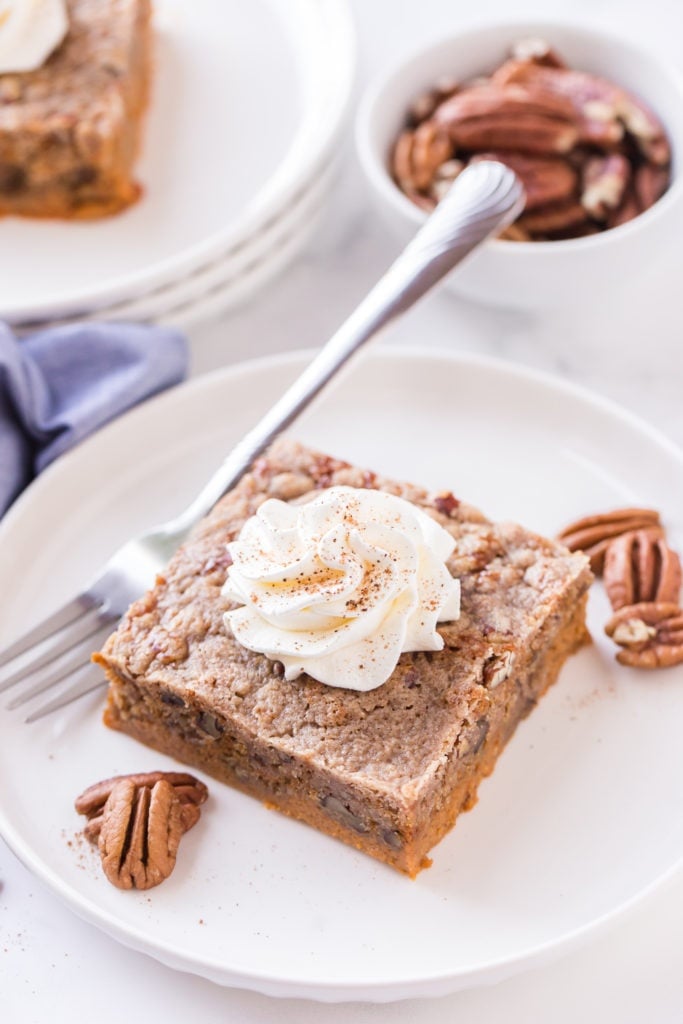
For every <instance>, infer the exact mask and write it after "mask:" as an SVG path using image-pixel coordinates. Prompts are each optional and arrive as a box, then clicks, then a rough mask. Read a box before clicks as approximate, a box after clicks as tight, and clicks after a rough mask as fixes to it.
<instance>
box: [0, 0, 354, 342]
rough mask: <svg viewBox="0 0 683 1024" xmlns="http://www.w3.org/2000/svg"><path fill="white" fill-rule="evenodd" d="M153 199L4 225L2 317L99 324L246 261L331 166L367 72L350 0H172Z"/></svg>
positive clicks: (144, 163) (146, 162) (162, 5)
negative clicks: (67, 218) (357, 78)
mask: <svg viewBox="0 0 683 1024" xmlns="http://www.w3.org/2000/svg"><path fill="white" fill-rule="evenodd" d="M156 8H157V13H156V21H155V24H156V26H157V32H156V36H157V58H156V64H157V69H156V75H155V82H154V89H153V96H152V105H151V109H150V111H149V118H148V123H147V124H146V128H145V136H144V148H143V153H142V158H141V160H140V163H139V168H138V171H139V178H140V180H141V181H142V183H143V187H144V190H145V194H144V196H143V198H142V200H141V201H140V202H139V203H137V204H136V205H135V206H134V207H132V208H131V209H130V210H128V211H126V212H125V213H123V214H121V215H120V216H117V217H112V218H108V219H105V220H99V221H93V222H83V223H78V222H75V223H74V222H71V223H69V222H60V221H31V220H24V219H17V218H6V219H4V220H3V221H1V222H0V245H1V246H2V248H3V250H4V251H5V252H11V253H12V260H8V261H6V262H5V264H3V273H2V277H1V278H0V316H1V317H3V318H4V319H7V320H10V321H11V322H13V323H21V322H23V321H30V320H46V319H57V318H64V317H71V316H74V315H77V314H83V313H91V312H94V311H97V310H99V309H101V308H102V307H106V306H111V305H112V304H114V303H117V302H129V301H131V300H132V299H137V298H140V297H142V296H144V295H145V294H147V293H149V292H150V291H153V290H154V289H157V288H160V287H164V286H166V285H168V284H169V283H175V282H178V281H179V280H182V279H183V278H184V277H185V276H186V275H188V274H191V273H193V272H195V271H197V270H198V269H201V268H204V267H209V266H211V265H212V264H214V263H215V262H216V261H217V260H220V261H223V262H225V261H227V260H229V259H231V258H235V259H236V260H239V255H240V252H241V249H242V248H243V246H244V244H245V242H246V241H248V240H249V239H251V238H252V237H253V236H255V235H258V234H260V233H261V232H263V231H264V230H267V228H268V227H269V225H270V223H271V222H272V221H273V220H276V219H278V218H279V217H281V216H282V214H283V212H285V211H286V210H287V209H288V208H289V206H290V204H291V203H292V202H293V201H294V200H295V198H296V196H297V194H298V193H299V191H300V190H301V189H302V187H304V186H306V185H307V184H308V183H310V181H311V179H312V177H313V176H314V175H315V173H316V171H317V170H318V169H319V168H322V167H323V166H324V165H325V164H326V163H327V162H328V160H329V158H330V155H331V152H332V150H333V149H334V146H335V143H336V140H337V138H338V135H339V133H340V131H341V129H342V127H343V124H344V120H345V114H346V110H347V106H348V101H349V97H350V90H351V85H352V81H353V73H354V49H355V42H354V35H353V31H352V27H351V21H350V16H349V12H348V8H347V3H346V0H295V2H292V0H253V2H251V3H249V4H243V3H239V2H238V0H193V3H192V4H190V5H188V4H187V3H185V2H183V0H159V3H158V4H157V5H156Z"/></svg>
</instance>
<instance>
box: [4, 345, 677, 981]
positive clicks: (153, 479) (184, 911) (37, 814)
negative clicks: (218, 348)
mask: <svg viewBox="0 0 683 1024" xmlns="http://www.w3.org/2000/svg"><path fill="white" fill-rule="evenodd" d="M307 358H310V356H305V357H304V356H302V355H294V356H290V357H282V358H278V359H271V360H269V361H262V362H257V363H253V364H244V365H242V366H236V367H233V368H230V369H227V370H225V371H222V372H219V373H216V374H212V375H209V376H207V377H204V378H199V379H196V380H195V381H193V382H191V383H190V384H189V385H186V386H184V387H182V388H179V389H177V390H175V391H173V392H171V393H170V394H167V395H165V396H162V397H161V398H159V399H156V400H154V401H152V402H149V403H147V404H146V405H144V406H142V407H141V408H140V409H138V410H137V411H135V412H133V413H132V414H130V415H128V416H126V417H124V418H122V419H121V420H119V421H117V422H116V423H115V424H113V425H112V426H110V427H108V428H107V429H105V430H103V431H102V432H101V433H99V434H98V435H97V436H96V437H95V438H94V439H92V440H91V441H89V442H86V443H85V444H83V445H82V446H80V447H79V448H77V449H76V450H75V451H74V452H72V453H71V454H69V455H67V456H65V457H64V458H63V459H62V460H61V461H59V462H58V463H56V464H55V465H54V467H53V468H51V469H49V470H48V471H47V472H46V473H45V474H44V475H43V476H41V478H40V479H39V480H38V481H37V483H35V484H34V485H33V486H32V487H31V488H30V489H29V490H28V491H27V492H26V494H25V495H24V496H23V497H22V498H21V499H20V500H19V501H18V502H17V503H16V504H15V506H14V507H13V509H12V510H10V512H9V513H8V515H7V516H6V518H5V520H4V521H3V523H2V525H1V526H0V579H3V580H11V581H12V588H11V595H12V596H11V601H6V602H5V608H4V611H3V616H2V620H1V621H0V629H1V630H2V633H1V635H0V643H2V641H5V640H8V639H9V638H10V637H11V636H12V635H13V634H14V633H15V632H16V631H18V630H19V629H20V628H22V627H23V626H26V625H28V624H29V620H31V619H33V618H34V617H37V616H40V615H41V614H42V613H44V612H46V611H47V610H48V609H49V608H50V607H51V606H53V605H54V604H55V603H57V602H58V601H60V600H61V599H62V598H64V597H65V596H67V595H68V594H69V593H70V592H72V591H73V590H75V589H76V588H77V587H79V586H80V585H81V584H82V583H83V582H84V581H85V580H86V579H87V578H88V577H89V576H90V574H91V572H92V571H93V569H94V567H95V566H98V565H99V564H100V562H101V561H102V560H103V559H104V558H105V556H107V555H108V554H109V553H110V552H111V551H112V550H113V549H115V548H116V547H117V546H118V544H119V543H120V542H121V541H123V539H124V538H126V537H128V536H129V535H130V534H131V533H134V532H136V531H138V530H140V529H142V528H144V527H146V526H148V525H150V524H151V523H152V522H154V521H156V520H157V519H161V518H163V517H166V516H168V514H169V513H171V512H173V510H174V509H179V508H180V507H181V506H182V505H183V504H184V503H185V501H186V499H188V498H189V497H190V496H191V495H193V494H194V493H195V492H196V490H197V489H198V488H199V486H200V484H201V483H202V482H203V481H204V479H205V478H206V476H207V475H208V473H209V472H210V470H211V469H212V468H213V467H214V466H215V465H216V464H217V462H218V461H219V460H220V459H221V457H222V456H223V454H224V453H225V452H226V450H228V448H229V447H230V446H231V445H232V443H233V442H234V441H235V440H236V439H237V438H238V437H239V436H240V435H241V434H242V432H243V431H244V430H245V429H246V428H247V427H248V426H250V425H251V424H252V423H253V421H254V419H255V417H256V416H258V415H259V413H260V412H261V411H263V410H265V408H266V407H267V406H269V405H270V404H271V402H272V401H273V400H274V399H275V397H276V396H278V395H279V394H280V393H281V391H282V388H283V387H284V386H285V384H286V383H287V381H288V380H289V379H292V378H293V376H294V375H295V373H296V372H297V371H298V370H300V368H301V367H302V365H303V364H304V362H305V359H307ZM297 434H298V436H300V437H301V438H302V439H303V440H305V441H308V442H309V443H313V444H316V445H318V446H320V447H321V448H323V449H326V450H328V451H331V452H335V453H337V454H340V455H343V456H345V457H348V458H349V459H352V460H355V461H359V462H362V463H364V464H367V465H370V466H375V467H377V468H379V469H381V470H383V471H385V472H387V473H390V474H392V475H398V476H403V477H408V478H414V479H415V480H418V481H421V482H424V483H425V484H427V485H429V486H434V487H438V486H448V487H453V488H454V489H455V491H456V493H459V494H461V495H463V496H466V497H467V498H468V499H470V500H472V501H473V502H475V503H476V504H479V505H480V506H482V507H483V508H485V509H486V510H487V511H488V512H489V513H490V514H491V515H492V516H494V517H496V518H507V517H509V518H512V519H519V520H522V521H524V522H525V523H526V524H528V525H529V526H530V527H532V528H537V529H539V530H542V531H545V532H549V533H552V532H553V531H555V530H556V529H557V528H558V527H559V526H560V525H563V524H564V523H565V522H566V521H567V520H569V519H572V518H574V517H575V516H577V515H578V514H581V513H585V512H587V511H592V510H596V509H604V508H608V507H614V506H618V505H624V504H631V503H634V502H644V503H647V504H648V505H654V506H656V507H660V508H661V509H662V510H663V513H664V515H665V517H666V521H667V524H668V526H669V529H670V531H671V537H672V542H673V543H674V545H677V546H678V547H679V548H680V546H681V541H682V540H683V533H682V530H681V527H682V526H683V524H682V522H681V520H680V515H681V508H683V457H682V456H681V453H680V452H679V451H678V450H677V449H676V448H674V447H673V446H672V445H671V444H669V443H668V442H667V441H666V440H665V439H663V438H662V437H661V436H660V435H658V434H657V433H655V432H654V431H652V430H650V429H649V428H648V427H647V426H645V425H644V424H643V423H642V422H640V421H638V420H636V419H634V418H633V417H632V416H630V415H629V414H627V413H625V412H623V411H621V410H619V409H618V408H616V407H615V406H613V405H611V404H608V403H606V402H604V401H602V400H600V399H598V398H595V397H592V396H591V395H589V394H587V393H586V392H584V391H580V390H577V389H575V388H573V387H569V386H566V385H563V384H561V383H558V382H556V381H553V380H552V379H550V378H548V377H546V376H542V375H539V374H535V373H531V372H528V371H523V370H517V369H512V368H510V367H507V366H505V365H504V364H501V363H496V362H492V361H484V360H477V359H472V358H470V357H454V356H451V355H447V354H431V355H430V354H422V355H420V354H417V353H409V352H399V351H398V350H394V351H393V352H392V351H389V352H384V353H383V352H382V351H381V350H380V351H377V352H376V353H374V354H369V355H368V357H367V359H366V360H365V361H364V362H361V363H360V364H357V365H356V367H355V368H354V370H353V372H352V373H351V374H350V375H349V376H347V377H346V378H345V379H343V380H342V382H341V383H340V384H339V386H338V387H337V388H336V389H335V390H334V391H333V392H332V393H331V394H330V395H329V396H328V397H327V399H326V401H325V402H324V403H321V404H320V405H319V407H318V408H317V409H316V410H315V411H313V412H312V413H309V415H307V416H306V417H305V419H304V420H302V421H301V423H300V424H299V428H298V430H297ZM141 438H144V444H141V443H140V441H141ZM606 615H607V603H606V600H605V598H604V595H603V594H602V593H601V591H600V589H599V588H597V587H596V588H594V592H593V593H592V595H591V605H590V624H591V627H592V630H593V633H594V637H595V641H596V642H595V644H594V646H593V647H591V648H587V649H585V650H583V651H582V652H581V653H580V654H579V655H578V656H576V657H575V658H573V659H572V660H571V661H570V663H569V664H568V665H567V666H566V667H565V669H564V671H563V672H562V676H561V679H560V681H559V682H558V684H557V686H556V687H554V688H553V690H552V691H551V692H550V693H549V694H548V695H547V697H546V698H544V700H543V702H542V703H541V705H540V706H539V707H538V708H537V709H536V710H535V711H534V713H533V714H532V715H531V716H530V718H529V719H528V720H527V721H526V722H524V723H523V724H522V726H521V727H520V728H519V730H518V732H517V734H516V735H515V737H514V738H513V740H512V741H511V743H510V744H509V746H508V748H507V749H506V751H505V752H504V754H503V756H502V758H501V760H500V763H499V765H498V766H497V768H496V771H495V772H494V774H493V776H492V777H491V778H490V779H488V780H486V781H485V782H484V783H483V785H482V786H481V789H480V799H479V803H478V805H477V807H476V808H475V809H474V810H473V811H472V812H471V813H469V814H466V815H464V816H463V817H462V818H461V820H460V821H459V822H458V825H457V827H456V829H455V830H454V831H453V832H452V833H451V834H450V835H449V836H448V837H447V838H446V839H445V840H444V841H443V842H442V843H440V844H439V845H438V846H437V847H436V849H435V850H434V851H433V856H434V864H433V867H432V868H431V869H430V870H428V871H424V872H423V873H422V874H421V875H420V876H419V877H418V878H417V880H416V881H414V882H410V881H408V880H407V879H406V878H404V877H402V876H400V875H398V874H396V873H395V872H393V871H392V870H391V869H389V868H386V867H383V866H382V865H380V864H377V863H375V862H374V861H372V860H371V859H370V858H367V857H365V856H363V855H362V854H360V853H358V852H356V851H354V850H352V849H350V848H348V847H346V846H344V845H342V844H340V843H337V842H335V841H333V840H331V839H328V838H326V837H325V836H322V835H320V834H318V833H316V832H315V831H313V830H311V829H309V828H307V827H306V826H303V825H300V824H298V823H296V822H294V821H291V820H288V819H287V818H284V817H282V816H280V815H278V814H276V813H274V812H269V811H267V810H266V809H264V808H263V807H262V806H261V805H260V804H259V803H258V802H256V801H254V800H251V799H249V798H247V797H245V796H243V795H241V794H239V793H237V792H234V791H232V790H231V789H229V788H228V787H224V786H220V785H218V784H216V783H213V784H210V788H211V799H210V802H209V803H208V804H207V805H206V808H205V812H204V813H203V816H202V820H201V822H200V824H199V825H198V826H197V828H195V829H194V830H193V831H192V832H191V833H189V834H188V835H187V836H186V837H185V838H184V840H183V844H182V846H181V850H180V857H179V861H178V864H177V867H176V870H175V872H174V874H173V875H172V876H171V878H170V879H169V880H168V881H167V882H165V883H164V884H163V885H162V886H160V887H159V888H158V889H154V890H152V891H150V892H147V893H141V894H136V893H122V892H120V891H118V890H116V889H114V888H112V887H111V886H110V885H109V884H108V883H107V882H106V881H105V879H104V877H103V876H102V874H101V871H100V868H99V863H98V862H97V858H96V857H95V855H93V854H92V853H91V851H90V850H89V849H86V846H85V844H84V843H81V844H79V843H78V842H77V841H75V839H74V837H75V834H76V833H77V831H78V829H79V827H80V822H79V819H78V817H77V816H76V814H75V812H74V810H73V807H72V802H73V798H74V797H75V795H76V794H77V793H78V792H80V790H81V789H82V788H83V787H84V786H85V785H87V784H88V783H90V782H93V781H95V780H96V779H99V778H103V777H105V776H108V775H112V774H115V773H119V772H126V771H132V770H146V769H150V768H153V767H156V766H160V767H171V764H172V762H170V761H169V760H168V759H166V758H164V757H161V756H160V755H157V754H155V753H153V752H152V751H150V750H148V749H147V748H145V747H142V746H140V745H139V744H137V743H135V742H133V741H132V740H129V739H128V738H126V737H123V736H121V735H119V734H115V733H112V732H108V731H107V730H106V729H105V728H104V727H103V726H102V725H101V723H100V711H101V703H102V698H101V695H96V696H94V697H92V698H88V699H86V700H85V701H83V702H81V703H79V704H77V705H73V706H71V707H70V708H68V709H64V710H63V711H62V712H60V713H59V714H58V715H57V716H55V717H53V718H50V719H47V720H44V721H42V722H40V723H37V725H36V726H34V727H28V726H25V725H23V724H22V723H21V721H20V719H19V717H18V716H17V713H16V712H13V713H9V712H7V711H5V710H4V709H2V710H1V711H0V775H1V777H2V779H3V785H2V790H1V791H0V831H1V832H2V835H3V836H4V837H5V839H6V840H7V842H8V843H9V844H10V846H11V847H12V848H13V849H14V850H15V852H16V853H17V855H18V856H19V857H20V858H21V859H22V860H23V861H24V862H25V864H26V865H27V866H28V867H29V868H30V869H31V870H32V871H33V872H34V873H35V874H36V875H37V876H38V877H39V878H40V879H42V881H43V882H45V883H46V884H47V885H48V886H49V887H50V888H51V889H52V890H53V891H54V892H55V893H56V894H57V895H58V896H59V897H61V898H62V899H63V900H64V901H65V902H66V903H67V904H68V905H69V906H70V907H71V908H72V909H73V910H74V911H76V912H77V913H78V914H80V915H82V916H83V917H84V918H86V919H87V920H89V921H91V922H93V923H95V924H96V925H98V926H99V927H101V928H102V929H104V930H105V931H106V932H108V933H109V934H111V935H113V936H115V937H116V938H118V939H119V940H121V941H122V942H124V943H125V944H127V945H129V946H132V947H133V948H135V949H138V950H141V951H143V952H145V953H148V954H151V955H152V956H154V957H156V958H158V959H159V960H161V961H163V962H164V963H166V964H169V965H171V966H173V967H175V968H179V969H181V970H185V971H190V972H194V973H197V974H200V975H203V976H205V977H208V978H211V979H213V980H214V981H216V982H219V983H221V984H225V985H237V986H243V987H247V988H251V989H256V990H258V991H261V992H265V993H268V994H274V995H287V996H303V997H313V998H318V999H324V1000H343V999H370V1000H390V999H399V998H402V997H407V996H424V995H438V994H443V993H446V992H449V991H452V990H455V989H458V988H463V987H466V986H472V985H475V984H481V983H484V982H495V981H497V980H500V979H502V978H504V977H506V976H508V975H510V974H512V973H514V972H516V971H519V970H522V969H523V968H526V967H529V966H531V965H532V964H538V963H540V962H542V961H544V960H547V959H548V958H550V957H552V956H556V955H558V954H559V953H560V952H562V951H563V950H566V949H567V948H569V947H570V946H572V945H573V944H576V943H578V942H579V941H580V940H583V939H585V938H586V937H587V936H589V935H590V934H591V933H594V932H595V930H596V929H597V928H599V927H602V926H605V925H606V924H608V923H609V922H612V921H614V920H615V919H616V918H617V916H618V915H619V914H620V913H621V912H623V911H625V910H626V909H627V908H629V907H630V906H632V905H633V904H634V903H635V902H636V901H637V900H638V899H640V898H641V897H643V896H644V895H645V894H646V893H647V892H648V891H650V890H651V889H652V888H653V887H654V886H655V885H657V884H658V883H659V882H661V881H662V879H664V878H665V877H666V876H667V875H669V874H670V873H671V872H673V871H674V870H675V869H676V867H677V865H679V864H680V863H681V858H682V856H683V815H682V814H681V813H680V812H681V803H680V779H681V777H682V774H683V745H681V743H680V732H681V723H682V722H683V669H673V670H668V671H666V672H661V673H659V674H638V673H637V672H632V671H628V670H625V669H621V668H619V666H618V665H617V664H616V662H615V661H614V658H613V654H614V652H613V649H612V647H611V643H610V642H609V641H607V640H606V638H604V636H603V635H602V624H603V623H604V621H605V618H606ZM38 809H39V810H38Z"/></svg>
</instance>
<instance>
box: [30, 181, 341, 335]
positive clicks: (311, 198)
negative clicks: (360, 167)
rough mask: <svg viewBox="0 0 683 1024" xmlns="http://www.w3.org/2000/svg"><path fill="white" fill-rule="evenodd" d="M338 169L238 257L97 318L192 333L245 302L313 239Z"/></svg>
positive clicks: (309, 186)
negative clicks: (175, 328) (150, 324)
mask: <svg viewBox="0 0 683 1024" xmlns="http://www.w3.org/2000/svg"><path fill="white" fill-rule="evenodd" d="M337 164H338V162H337V161H332V162H330V163H328V164H327V165H326V166H324V167H322V168H321V169H320V170H319V171H317V172H316V174H315V177H314V180H312V181H311V182H309V183H307V185H306V186H305V187H304V188H303V189H302V190H301V191H300V192H299V193H298V194H297V195H296V196H295V197H293V199H292V202H291V204H290V205H289V207H288V208H287V209H286V210H283V212H282V215H281V216H280V217H277V218H273V219H272V220H271V221H269V223H268V226H267V228H264V229H263V231H260V232H259V233H257V234H255V235H253V236H252V237H251V238H249V239H248V240H245V242H244V245H243V246H241V247H240V249H239V252H238V253H236V254H235V255H234V256H233V257H231V258H228V259H226V260H216V261H215V262H214V263H212V264H210V265H208V266H206V267H204V268H199V269H198V270H196V271H194V272H193V273H192V274H187V275H185V276H184V277H183V278H181V279H179V280H178V281H174V282H171V283H169V284H167V285H163V286H161V287H159V288H155V289H152V290H151V291H150V292H147V293H146V294H145V295H144V296H142V297H140V298H139V299H137V300H132V301H129V302H120V303H116V304H114V305H112V306H106V307H103V308H102V309H100V310H98V313H97V318H98V319H99V320H110V321H121V320H126V321H135V322H136V323H152V322H154V323H163V324H167V325H172V326H175V327H179V328H181V329H184V330H187V329H189V328H190V327H193V326H195V325H196V324H198V323H199V322H205V321H207V320H211V319H213V318H215V317H217V316H218V315H220V314H222V313H224V312H225V311H226V310H227V309H229V308H231V307H233V306H235V305H236V304H237V303H240V302H244V301H245V300H246V299H247V298H248V297H249V296H250V295H252V294H253V293H254V291H256V290H257V289H258V288H261V287H263V285H264V284H265V283H266V282H267V281H270V280H271V279H272V278H273V277H274V276H275V275H276V274H277V273H279V272H280V271H281V270H282V269H283V268H284V267H285V266H287V265H288V264H289V263H290V262H291V260H292V259H293V258H294V256H295V255H296V254H297V253H298V252H299V251H300V250H301V249H302V248H303V246H304V245H305V244H306V242H307V241H308V239H309V238H310V237H311V234H312V233H313V231H314V229H315V227H316V225H317V223H318V220H319V218H320V215H321V213H322V210H323V208H324V204H325V200H326V198H327V196H328V194H329V191H330V188H331V185H332V183H333V181H334V180H335V172H336V171H337V169H338V167H337ZM88 319H90V318H89V317H88V316H72V317H65V318H61V319H60V320H53V321H50V324H51V325H52V326H56V325H58V324H66V323H70V324H73V323H79V322H83V321H85V320H88ZM46 324H47V322H45V321H44V322H42V323H41V324H40V326H41V327H44V326H46ZM22 329H23V331H25V332H27V331H30V330H33V329H35V325H31V324H25V325H23V326H22Z"/></svg>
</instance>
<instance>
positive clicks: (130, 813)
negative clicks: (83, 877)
mask: <svg viewBox="0 0 683 1024" xmlns="http://www.w3.org/2000/svg"><path fill="white" fill-rule="evenodd" d="M182 834H183V825H182V821H181V817H180V800H179V799H178V797H177V796H176V794H175V793H174V791H173V786H171V785H170V784H169V783H168V782H166V781H165V780H164V779H160V780H159V782H155V783H154V786H153V787H152V788H151V789H150V787H149V786H139V787H138V786H136V785H135V783H133V782H131V781H130V779H122V780H121V781H120V782H117V783H115V785H114V788H113V789H112V791H111V793H110V794H109V798H108V799H107V803H106V804H105V809H104V813H103V817H102V827H101V829H100V838H99V843H98V845H99V850H100V856H101V857H102V868H103V869H104V873H105V875H106V876H107V878H108V879H109V881H110V882H111V883H112V885H115V886H116V887H117V888H118V889H151V888H153V887H154V886H155V885H159V883H160V882H163V881H164V879H165V878H168V876H169V875H170V874H171V872H172V871H173V868H174V867H175V861H176V854H177V852H178V846H179V844H180V838H181V836H182Z"/></svg>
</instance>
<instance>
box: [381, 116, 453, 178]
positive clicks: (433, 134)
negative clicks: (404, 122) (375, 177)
mask: <svg viewBox="0 0 683 1024" xmlns="http://www.w3.org/2000/svg"><path fill="white" fill-rule="evenodd" d="M452 152H453V149H452V145H451V142H450V139H449V137H448V134H447V133H446V132H445V131H443V129H440V128H439V126H438V125H437V124H436V123H435V122H434V121H424V122H423V123H422V124H421V125H419V127H417V128H416V129H415V130H414V131H405V132H402V133H401V135H400V136H399V139H398V142H397V143H396V147H395V149H394V160H393V166H394V176H395V178H396V181H397V182H398V184H399V185H400V186H401V188H403V189H405V190H406V191H408V190H410V191H415V192H421V191H424V190H425V189H427V188H429V185H430V184H431V182H432V179H433V177H434V175H435V173H436V170H437V168H438V167H439V166H440V165H441V164H443V163H445V162H446V161H447V160H448V159H449V157H451V156H452Z"/></svg>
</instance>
